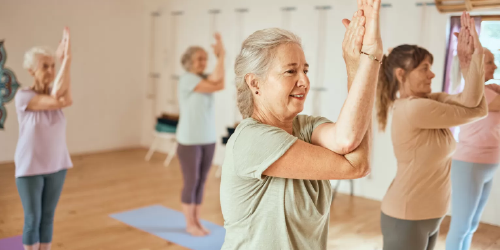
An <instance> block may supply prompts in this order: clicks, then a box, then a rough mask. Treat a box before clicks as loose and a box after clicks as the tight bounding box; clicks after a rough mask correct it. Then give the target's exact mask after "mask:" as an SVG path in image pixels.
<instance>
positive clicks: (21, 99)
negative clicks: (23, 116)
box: [15, 89, 36, 112]
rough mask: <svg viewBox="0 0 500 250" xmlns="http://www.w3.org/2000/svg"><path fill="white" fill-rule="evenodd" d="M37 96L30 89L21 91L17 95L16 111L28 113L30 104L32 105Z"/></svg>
mask: <svg viewBox="0 0 500 250" xmlns="http://www.w3.org/2000/svg"><path fill="white" fill-rule="evenodd" d="M35 96H36V92H34V91H32V90H28V89H22V90H19V91H18V92H17V94H16V99H15V103H16V109H17V111H18V112H19V111H26V108H27V107H28V104H29V103H30V101H31V99H33V97H35Z"/></svg>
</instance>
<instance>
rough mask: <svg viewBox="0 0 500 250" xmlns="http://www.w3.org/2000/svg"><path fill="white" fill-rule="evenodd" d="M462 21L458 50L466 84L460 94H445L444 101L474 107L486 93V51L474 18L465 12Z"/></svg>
mask: <svg viewBox="0 0 500 250" xmlns="http://www.w3.org/2000/svg"><path fill="white" fill-rule="evenodd" d="M461 22H462V27H461V28H460V33H459V34H458V45H457V50H458V59H459V61H460V69H461V71H462V75H463V76H464V79H465V86H464V90H463V91H462V92H461V93H459V94H456V95H443V97H444V98H445V99H444V100H443V101H444V102H446V103H454V104H457V105H462V106H464V107H469V108H472V107H477V106H478V105H479V103H480V101H481V99H482V97H483V94H484V59H483V58H484V51H483V47H482V45H481V42H480V41H479V36H478V34H477V32H476V26H475V24H474V19H473V18H471V17H470V15H469V14H468V13H466V12H464V13H462V17H461ZM455 35H457V34H456V33H455Z"/></svg>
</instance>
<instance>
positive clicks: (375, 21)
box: [313, 0, 382, 155]
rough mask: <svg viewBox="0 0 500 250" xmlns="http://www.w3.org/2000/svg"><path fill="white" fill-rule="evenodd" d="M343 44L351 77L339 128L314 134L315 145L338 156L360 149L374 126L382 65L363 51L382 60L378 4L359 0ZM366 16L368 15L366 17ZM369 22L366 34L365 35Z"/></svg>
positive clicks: (333, 126) (326, 128) (322, 128)
mask: <svg viewBox="0 0 500 250" xmlns="http://www.w3.org/2000/svg"><path fill="white" fill-rule="evenodd" d="M358 8H359V9H360V10H362V11H358V12H356V13H355V15H354V17H353V19H352V22H349V21H348V20H343V23H344V25H346V26H347V25H349V26H348V27H347V31H346V35H345V38H344V42H343V44H342V47H343V51H344V59H345V62H346V66H347V75H348V86H347V89H348V93H349V94H348V96H347V99H346V101H345V102H344V105H343V107H342V110H341V112H340V115H339V118H338V120H337V123H336V124H333V123H329V124H323V125H321V126H319V127H318V128H317V129H316V130H315V134H316V135H315V136H314V137H313V144H315V145H319V146H322V147H324V148H327V149H329V150H331V151H333V152H336V153H338V154H342V155H344V154H347V153H349V152H351V151H352V150H354V149H356V148H358V146H359V145H360V143H361V142H362V140H363V138H365V134H366V131H367V129H368V127H370V125H371V119H372V110H373V104H374V102H375V92H376V86H377V79H378V73H379V67H380V64H379V63H378V62H377V61H374V60H371V59H369V57H368V56H366V55H362V56H360V51H363V52H365V53H368V54H370V55H373V56H375V57H377V58H378V59H381V55H382V41H381V39H380V29H379V9H380V1H379V0H360V1H358ZM363 13H364V14H365V15H366V17H365V16H363ZM365 19H366V32H365V28H364V25H365Z"/></svg>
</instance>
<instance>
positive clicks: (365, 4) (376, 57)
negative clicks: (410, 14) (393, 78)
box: [220, 0, 383, 250]
mask: <svg viewBox="0 0 500 250" xmlns="http://www.w3.org/2000/svg"><path fill="white" fill-rule="evenodd" d="M358 9H359V10H358V11H357V12H356V13H355V14H354V16H353V18H352V21H351V22H349V20H346V19H344V20H343V23H344V25H345V26H346V28H347V31H346V33H345V36H344V41H343V44H342V47H343V52H344V53H343V54H344V60H345V63H346V67H347V75H348V87H347V89H348V91H349V93H348V96H347V99H346V101H345V103H344V106H343V108H342V111H341V113H340V115H339V118H338V120H337V123H333V122H331V121H329V120H328V119H326V118H323V117H313V116H307V115H298V114H299V113H300V112H302V110H303V108H304V102H305V99H306V97H307V94H308V92H309V89H310V83H309V79H308V76H307V72H308V69H309V65H308V63H307V61H306V58H305V56H304V51H303V50H302V46H301V42H300V39H299V38H298V37H297V36H296V35H294V34H292V33H291V32H288V31H285V30H282V29H277V28H274V29H265V30H259V31H257V32H255V33H253V34H252V35H250V37H248V38H247V39H246V40H245V41H244V42H243V46H242V48H241V52H240V54H239V56H238V57H237V59H236V65H235V73H236V84H237V89H238V106H239V109H240V111H241V113H242V115H243V117H244V118H245V119H244V120H243V121H242V122H241V123H240V124H239V126H238V127H237V128H236V131H235V133H234V134H233V135H232V136H231V138H230V139H229V142H228V144H227V147H226V148H227V151H226V156H225V157H226V158H225V160H224V164H223V167H222V182H221V189H220V190H221V197H220V199H221V207H222V214H223V216H224V226H225V228H226V237H225V242H224V245H223V247H222V249H224V250H228V249H326V247H327V246H326V245H327V236H328V223H329V221H330V218H329V217H330V204H331V197H332V188H331V185H330V182H329V180H333V179H355V178H361V177H364V176H366V175H367V174H368V173H369V172H370V163H369V158H370V147H371V139H370V137H371V131H370V127H371V116H372V109H373V103H374V99H375V89H376V84H377V77H378V70H379V67H380V64H381V62H380V58H382V54H383V52H382V41H381V39H380V30H379V9H380V0H358Z"/></svg>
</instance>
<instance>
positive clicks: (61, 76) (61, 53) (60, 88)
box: [51, 27, 71, 102]
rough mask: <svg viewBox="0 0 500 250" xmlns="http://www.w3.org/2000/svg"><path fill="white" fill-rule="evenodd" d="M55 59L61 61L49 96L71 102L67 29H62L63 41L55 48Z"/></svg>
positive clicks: (69, 45) (69, 51) (69, 52)
mask: <svg viewBox="0 0 500 250" xmlns="http://www.w3.org/2000/svg"><path fill="white" fill-rule="evenodd" d="M56 57H57V58H58V59H59V60H60V61H61V68H60V69H59V72H58V73H57V76H56V78H55V80H54V84H53V86H52V92H51V96H53V97H54V98H55V99H60V98H64V99H65V100H66V101H69V102H71V93H69V92H70V83H71V77H70V73H71V72H70V71H71V41H70V36H69V29H68V28H67V27H66V28H64V32H63V39H62V40H61V43H60V44H59V47H58V48H57V51H56Z"/></svg>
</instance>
